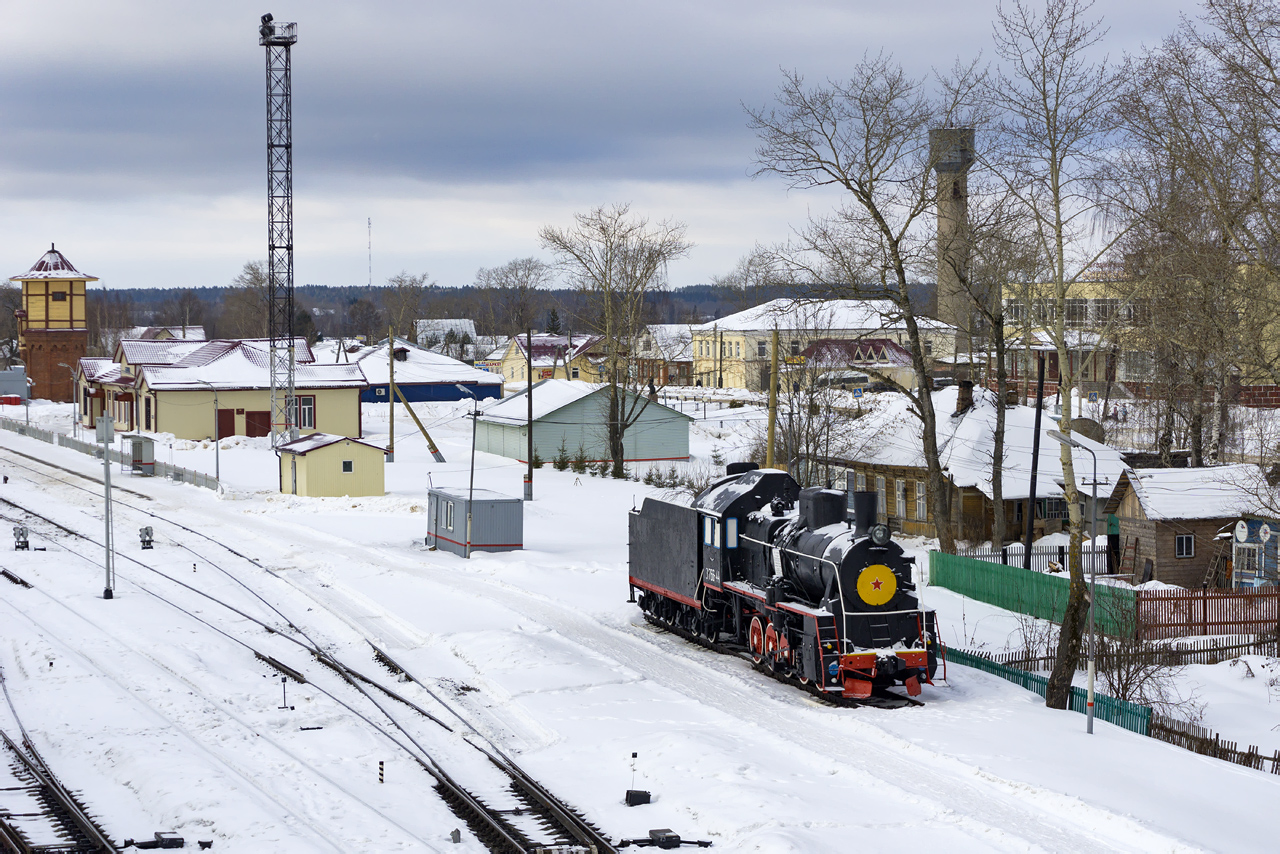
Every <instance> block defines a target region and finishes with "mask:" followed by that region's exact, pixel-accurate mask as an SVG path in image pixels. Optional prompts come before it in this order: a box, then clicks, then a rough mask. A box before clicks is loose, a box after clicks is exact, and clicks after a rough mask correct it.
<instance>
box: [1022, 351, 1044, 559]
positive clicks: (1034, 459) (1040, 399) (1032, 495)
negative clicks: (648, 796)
mask: <svg viewBox="0 0 1280 854" xmlns="http://www.w3.org/2000/svg"><path fill="white" fill-rule="evenodd" d="M1037 353H1038V355H1039V356H1040V367H1039V369H1038V374H1039V376H1038V378H1037V379H1036V420H1035V430H1034V431H1033V432H1032V434H1031V485H1030V491H1029V494H1028V496H1027V547H1026V548H1025V549H1023V552H1022V568H1023V569H1026V570H1030V569H1031V540H1032V538H1034V537H1035V522H1036V472H1037V471H1038V470H1039V468H1040V416H1041V414H1043V412H1044V351H1043V350H1039V351H1037Z"/></svg>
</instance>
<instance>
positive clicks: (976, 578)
mask: <svg viewBox="0 0 1280 854" xmlns="http://www.w3.org/2000/svg"><path fill="white" fill-rule="evenodd" d="M929 583H930V584H931V585H937V586H938V587H945V588H946V589H948V590H952V591H954V592H956V593H959V594H961V595H962V596H968V597H969V598H970V599H977V600H978V601H979V602H986V603H987V604H988V605H995V606H996V607H997V608H1004V609H1005V610H1008V611H1016V612H1017V613H1019V614H1028V615H1030V616H1032V617H1039V618H1040V619H1043V620H1052V621H1053V622H1055V623H1061V622H1062V615H1063V614H1064V613H1065V611H1066V606H1067V595H1068V592H1069V589H1070V581H1068V579H1067V578H1065V577H1063V576H1058V575H1048V574H1046V573H1043V572H1029V571H1027V570H1025V569H1022V568H1021V567H1016V566H1005V565H1003V564H999V563H989V562H988V561H985V560H974V559H972V558H967V557H957V556H956V555H951V554H946V553H945V552H930V553H929ZM1136 607H1137V605H1136V597H1135V596H1134V592H1133V591H1132V590H1129V589H1126V588H1123V587H1112V586H1110V585H1098V602H1097V609H1096V610H1095V611H1094V619H1095V620H1096V621H1097V624H1098V629H1099V630H1100V631H1102V632H1104V633H1105V634H1108V635H1112V636H1114V637H1132V636H1133V634H1134V631H1135V629H1136V620H1135V616H1134V615H1135V613H1136Z"/></svg>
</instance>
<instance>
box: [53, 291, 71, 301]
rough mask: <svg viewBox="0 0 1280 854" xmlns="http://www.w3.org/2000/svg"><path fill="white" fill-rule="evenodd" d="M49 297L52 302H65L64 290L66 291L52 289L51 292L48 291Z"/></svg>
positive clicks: (65, 293) (65, 294)
mask: <svg viewBox="0 0 1280 854" xmlns="http://www.w3.org/2000/svg"><path fill="white" fill-rule="evenodd" d="M49 299H50V300H52V301H53V302H66V301H67V292H66V291H52V292H50V294H49Z"/></svg>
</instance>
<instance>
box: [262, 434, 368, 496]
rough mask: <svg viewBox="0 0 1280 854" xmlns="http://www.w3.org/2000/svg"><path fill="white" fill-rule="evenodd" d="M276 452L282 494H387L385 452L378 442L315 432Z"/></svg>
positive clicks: (286, 444)
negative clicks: (371, 442) (370, 442)
mask: <svg viewBox="0 0 1280 854" xmlns="http://www.w3.org/2000/svg"><path fill="white" fill-rule="evenodd" d="M277 451H278V452H279V457H280V491H281V492H283V493H287V494H290V495H306V496H310V497H313V498H340V497H342V496H350V497H352V498H354V497H356V496H366V495H385V494H386V482H385V471H386V469H385V464H386V451H384V450H383V449H382V448H379V447H377V446H376V445H370V444H369V443H368V442H361V441H359V440H357V439H348V438H346V437H345V436H331V435H329V434H326V433H312V434H311V435H310V436H303V437H302V438H300V439H296V440H294V441H292V442H287V443H285V444H283V445H281V446H280V447H279V448H278V449H277Z"/></svg>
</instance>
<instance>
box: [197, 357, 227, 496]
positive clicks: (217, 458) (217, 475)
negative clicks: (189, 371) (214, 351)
mask: <svg viewBox="0 0 1280 854" xmlns="http://www.w3.org/2000/svg"><path fill="white" fill-rule="evenodd" d="M196 382H198V383H200V384H201V385H207V386H208V387H209V391H211V392H213V479H214V480H216V481H217V482H218V483H219V484H221V483H222V437H221V436H219V435H218V390H217V389H216V388H214V387H213V383H211V382H209V381H208V380H196ZM219 488H221V487H219Z"/></svg>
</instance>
